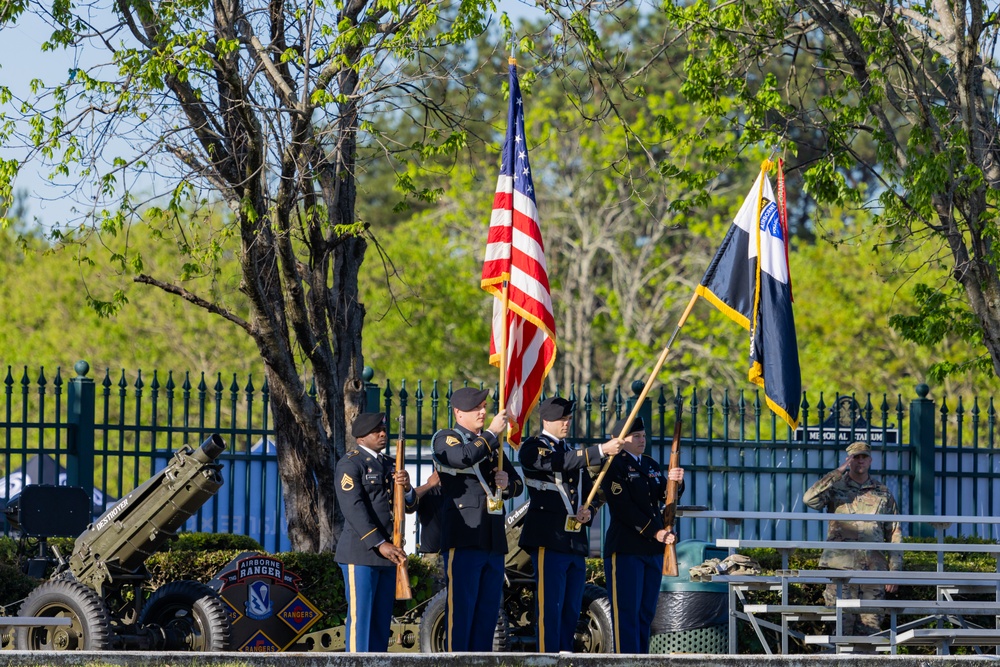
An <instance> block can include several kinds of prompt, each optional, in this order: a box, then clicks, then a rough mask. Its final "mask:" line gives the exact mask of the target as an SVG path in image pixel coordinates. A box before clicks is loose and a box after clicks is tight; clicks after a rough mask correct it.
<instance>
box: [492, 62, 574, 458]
mask: <svg viewBox="0 0 1000 667" xmlns="http://www.w3.org/2000/svg"><path fill="white" fill-rule="evenodd" d="M504 281H507V322H506V324H505V323H504V322H503V321H502V320H503V283H504ZM481 286H482V288H483V289H484V290H486V291H487V292H489V293H490V294H492V295H493V296H494V297H495V299H494V302H493V326H492V328H491V333H490V363H491V364H493V365H494V366H499V365H500V345H501V342H502V339H503V334H502V332H503V329H502V327H504V326H506V328H507V339H506V341H507V363H506V378H505V381H504V389H505V391H504V394H505V396H504V406H505V407H506V408H507V415H508V418H509V424H510V428H509V430H508V435H507V440H508V442H510V444H511V446H513V447H514V448H515V449H517V448H518V447H520V445H521V432H522V430H523V429H524V425H525V424H526V423H527V421H528V417H529V416H530V415H531V411H532V410H533V409H534V407H535V403H536V402H537V401H538V397H539V396H540V395H541V393H542V386H543V384H544V382H545V376H546V375H548V372H549V370H550V369H551V368H552V364H553V363H555V358H556V340H555V338H556V337H555V331H556V325H555V317H554V316H553V314H552V297H551V295H550V290H549V275H548V269H547V268H546V266H545V247H544V245H543V243H542V233H541V229H540V228H539V226H538V210H537V208H536V207H535V193H534V184H533V182H532V178H531V167H530V164H529V161H528V149H527V146H526V144H525V141H524V112H523V106H522V101H521V90H520V86H519V85H518V81H517V66H516V65H515V64H511V65H510V108H509V110H508V114H507V136H506V139H505V141H504V147H503V154H502V158H501V164H500V177H499V178H498V179H497V189H496V195H495V196H494V198H493V215H492V217H491V219H490V228H489V233H488V237H487V242H486V258H485V260H484V261H483V276H482V282H481Z"/></svg>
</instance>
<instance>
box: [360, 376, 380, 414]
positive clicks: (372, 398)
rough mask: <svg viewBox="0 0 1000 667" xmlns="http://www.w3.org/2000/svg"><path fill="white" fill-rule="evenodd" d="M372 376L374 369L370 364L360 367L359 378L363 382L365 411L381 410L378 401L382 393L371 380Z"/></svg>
mask: <svg viewBox="0 0 1000 667" xmlns="http://www.w3.org/2000/svg"><path fill="white" fill-rule="evenodd" d="M373 377H375V369H373V368H372V367H371V366H365V367H364V368H362V369H361V379H362V380H364V383H365V406H364V411H365V412H381V410H380V409H379V402H380V401H381V400H382V394H381V392H380V391H379V386H378V385H377V384H375V383H374V382H372V378H373Z"/></svg>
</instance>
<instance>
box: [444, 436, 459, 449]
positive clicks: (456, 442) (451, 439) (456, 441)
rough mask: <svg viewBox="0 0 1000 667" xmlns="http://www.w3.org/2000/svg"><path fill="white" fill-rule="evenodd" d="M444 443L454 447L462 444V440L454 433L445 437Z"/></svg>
mask: <svg viewBox="0 0 1000 667" xmlns="http://www.w3.org/2000/svg"><path fill="white" fill-rule="evenodd" d="M444 444H446V445H448V446H449V447H454V446H455V445H460V444H462V441H461V440H459V439H458V438H456V437H455V436H453V435H449V436H448V437H446V438H445V439H444Z"/></svg>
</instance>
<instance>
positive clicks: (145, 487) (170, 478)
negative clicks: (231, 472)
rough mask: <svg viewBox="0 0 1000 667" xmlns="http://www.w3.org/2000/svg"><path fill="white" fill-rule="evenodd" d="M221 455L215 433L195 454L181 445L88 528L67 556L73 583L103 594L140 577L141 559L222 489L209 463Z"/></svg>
mask: <svg viewBox="0 0 1000 667" xmlns="http://www.w3.org/2000/svg"><path fill="white" fill-rule="evenodd" d="M224 451H226V443H225V441H224V440H223V439H222V437H221V436H219V435H218V434H212V436H210V437H209V438H208V439H207V440H205V442H203V443H202V444H201V446H200V447H199V448H198V449H196V450H192V449H191V447H188V446H186V445H185V446H184V447H183V448H182V449H181V450H180V451H178V452H176V453H175V454H174V456H173V457H172V458H171V459H170V462H169V463H168V464H167V466H166V467H165V468H164V469H163V470H161V471H159V472H158V473H156V474H155V475H153V477H151V478H150V479H148V480H147V481H146V482H145V483H143V484H142V485H141V486H138V487H137V488H135V489H134V490H132V491H131V492H130V493H128V494H127V495H126V496H125V497H124V498H122V499H121V500H119V501H118V502H117V503H116V504H115V506H114V507H112V508H111V509H109V510H108V511H107V512H105V513H104V515H102V516H101V518H100V519H98V520H97V521H95V522H94V523H92V524H90V526H89V527H88V528H87V530H86V531H84V532H83V533H82V534H81V535H80V536H79V537H78V538H76V543H75V546H74V548H73V554H72V555H71V556H70V558H69V568H70V571H71V572H72V573H73V576H74V577H75V578H76V580H77V581H80V582H81V583H84V584H86V585H88V586H90V587H91V588H93V589H94V590H96V591H97V592H98V593H99V594H101V595H104V592H105V589H106V588H109V587H110V588H119V587H120V586H122V585H124V584H127V583H131V582H135V581H136V580H137V579H145V578H146V577H147V576H148V572H147V571H146V568H145V562H146V559H147V558H149V557H150V556H151V555H153V554H154V553H156V551H157V549H159V548H160V547H161V546H162V545H163V544H164V543H165V542H166V541H167V540H169V539H170V538H172V537H174V536H175V535H176V534H177V531H178V530H179V529H180V527H181V526H183V525H184V522H185V521H187V520H188V518H190V517H191V515H193V514H194V513H195V512H197V511H198V509H199V508H200V507H201V506H202V505H204V504H205V503H206V502H207V501H208V500H209V498H211V497H212V496H214V495H215V493H216V491H218V490H219V488H220V487H221V486H222V475H221V474H220V470H221V469H222V466H221V464H218V463H216V462H215V459H217V458H218V457H219V455H220V454H222V452H224Z"/></svg>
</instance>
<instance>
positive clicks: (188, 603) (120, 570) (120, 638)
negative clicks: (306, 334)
mask: <svg viewBox="0 0 1000 667" xmlns="http://www.w3.org/2000/svg"><path fill="white" fill-rule="evenodd" d="M225 450H226V444H225V442H224V441H223V440H222V438H221V437H220V436H219V435H218V434H213V435H212V436H211V437H210V438H208V439H207V440H205V442H203V443H202V444H201V446H200V447H199V448H198V449H192V448H191V447H188V446H185V447H183V448H182V449H181V450H180V451H178V452H177V453H175V454H174V456H173V458H172V459H171V460H170V462H169V463H168V464H167V466H166V467H165V468H164V469H163V470H161V471H159V472H158V473H156V474H155V475H153V477H151V478H150V479H149V480H147V481H146V482H145V483H143V484H142V485H140V486H139V487H137V488H136V489H134V490H133V491H131V492H130V493H129V494H128V495H126V496H125V497H124V498H122V499H121V500H119V501H118V502H117V503H115V505H114V507H112V508H111V509H109V510H108V511H107V512H105V513H104V515H103V516H101V517H100V518H99V519H98V520H97V521H95V522H93V523H92V524H90V525H89V526H88V527H87V529H86V530H84V531H83V532H82V533H80V535H79V537H77V539H76V542H75V545H74V548H73V553H72V554H71V555H70V557H69V559H68V560H67V559H64V558H63V556H62V554H60V553H59V551H58V549H55V548H53V549H52V552H53V557H49V558H48V564H50V565H54V566H55V571H54V573H53V575H52V577H51V578H50V579H49V581H47V582H45V583H43V584H42V585H40V586H38V587H37V588H36V589H35V590H33V591H32V592H31V594H29V595H28V597H27V598H25V599H24V602H23V603H22V604H21V606H20V608H19V609H18V618H17V619H16V620H15V622H12V623H6V625H13V626H14V627H15V628H16V630H15V632H14V644H15V647H16V648H17V649H19V650H54V651H59V650H63V651H66V650H88V651H97V650H108V649H140V650H172V651H184V650H193V651H222V650H226V649H228V648H229V638H230V622H229V616H228V615H227V613H226V608H225V606H224V604H223V602H222V601H221V600H220V599H219V597H218V595H217V594H216V593H215V591H213V590H212V589H211V588H209V587H208V586H206V585H205V584H202V583H199V582H196V581H176V582H172V583H169V584H166V585H165V586H161V587H160V588H159V589H157V590H156V591H155V592H154V593H153V594H152V595H151V596H150V597H149V599H148V600H147V599H144V596H143V591H142V588H141V587H142V584H144V583H145V582H147V581H148V580H149V578H150V574H149V571H148V570H147V569H146V565H145V563H146V559H147V558H149V557H150V556H151V555H153V554H154V553H155V552H156V551H157V549H159V548H160V547H161V546H162V545H163V544H164V543H166V542H167V541H168V540H169V539H171V538H172V537H174V536H175V535H176V534H177V531H178V530H179V529H180V527H181V526H183V525H184V522H185V521H187V520H188V518H190V517H191V516H192V515H193V514H194V513H195V512H197V511H198V509H199V508H200V507H201V506H202V505H203V504H204V503H205V502H206V501H208V500H209V499H210V498H211V497H212V496H214V495H215V493H216V492H217V491H218V490H219V488H220V487H221V486H222V483H223V480H222V475H221V474H220V470H221V468H222V466H221V464H218V463H216V462H215V460H216V459H217V458H218V457H219V455H220V454H222V452H224V451H225ZM29 488H30V487H26V488H25V491H26V492H27V491H28V489H29ZM47 488H48V489H52V490H53V491H46V492H42V491H43V489H42V487H39V488H36V489H35V490H34V491H35V493H32V494H27V495H26V494H25V493H24V492H22V494H19V496H16V497H15V498H12V499H11V501H10V503H9V504H8V506H7V509H6V512H5V513H6V515H7V518H8V521H9V522H10V523H11V525H12V526H14V527H15V529H19V530H20V531H21V533H22V536H30V537H38V538H41V544H42V545H44V541H45V538H46V537H54V536H57V534H56V533H53V532H52V529H51V516H49V517H46V518H47V519H48V523H46V522H45V521H44V520H43V519H42V518H41V517H42V516H43V515H46V514H49V515H51V513H52V512H51V511H46V509H47V508H46V506H48V507H51V508H53V510H55V511H58V510H57V509H56V508H55V503H58V502H59V499H58V498H66V497H67V496H66V494H67V493H68V491H66V487H47ZM60 489H61V490H60ZM56 490H58V491H56ZM77 491H79V490H77ZM47 494H49V495H48V498H46V495H47ZM54 494H59V496H58V498H57V496H56V495H54ZM83 496H84V497H86V493H83ZM54 498H56V499H55V500H53V499H54ZM86 503H87V505H86V506H87V507H88V508H89V507H90V499H89V498H87V499H86ZM88 514H89V509H88ZM88 518H89V517H88ZM40 551H41V549H40ZM43 560H45V558H44V557H43V556H42V555H41V553H40V555H39V557H35V558H32V559H30V560H28V561H27V563H26V566H27V567H26V568H25V569H26V570H30V569H32V568H34V569H35V570H36V571H37V570H38V569H39V565H40V562H41V561H43ZM45 619H51V620H50V621H49V624H48V625H47V624H46V620H45ZM2 620H3V619H0V621H2ZM12 620H14V619H12ZM67 620H69V623H68V624H67V623H66V621H67Z"/></svg>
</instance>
